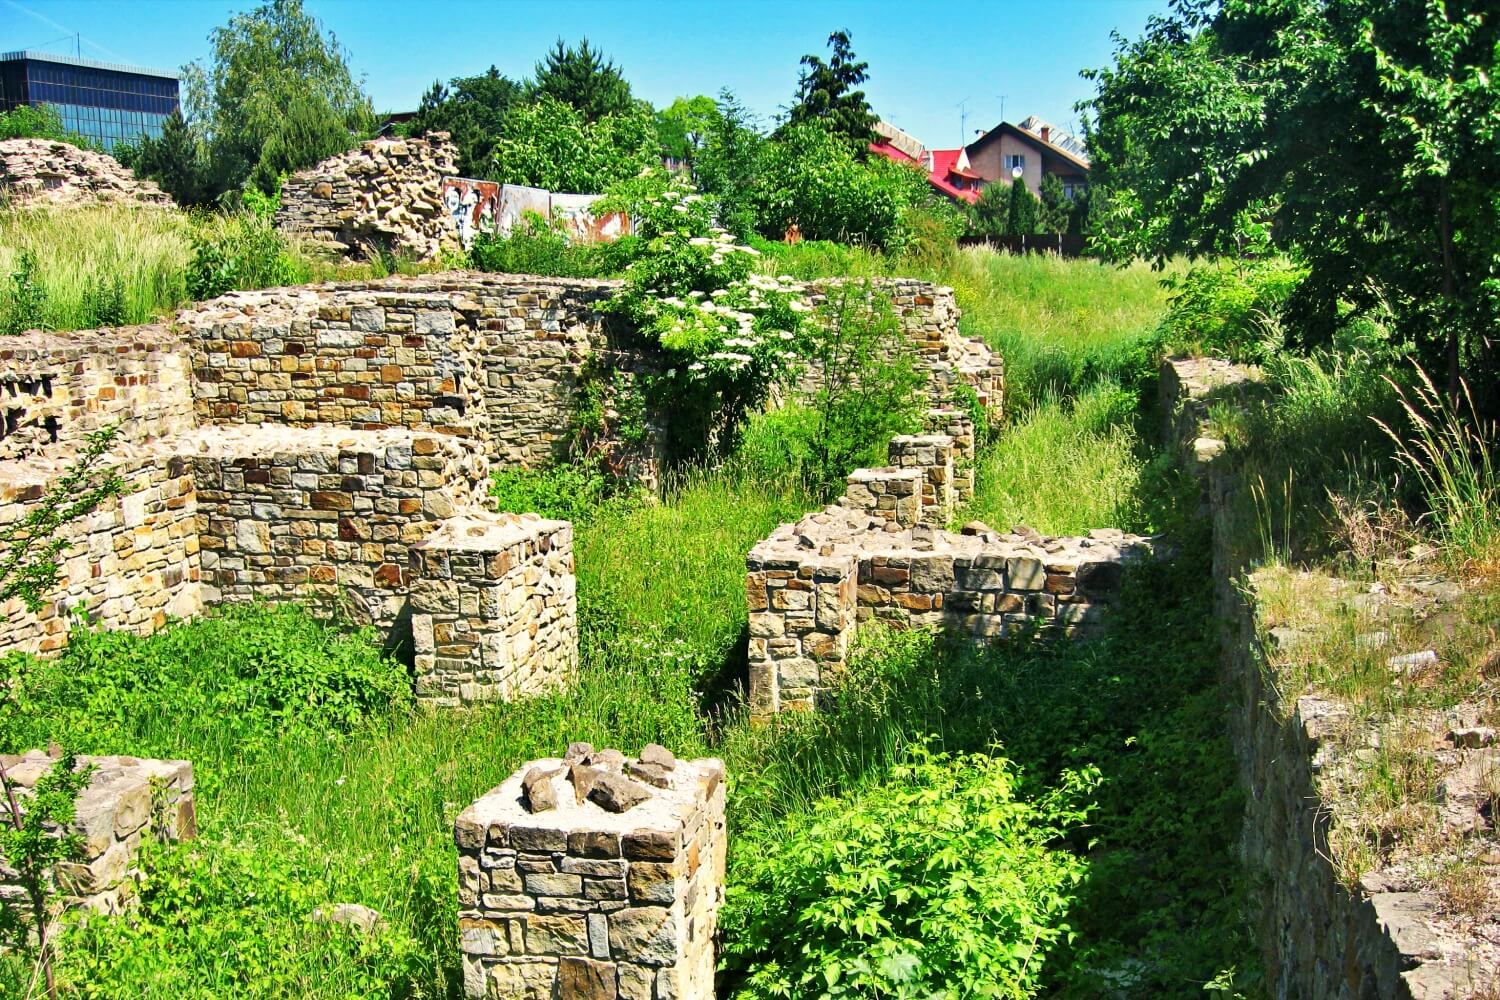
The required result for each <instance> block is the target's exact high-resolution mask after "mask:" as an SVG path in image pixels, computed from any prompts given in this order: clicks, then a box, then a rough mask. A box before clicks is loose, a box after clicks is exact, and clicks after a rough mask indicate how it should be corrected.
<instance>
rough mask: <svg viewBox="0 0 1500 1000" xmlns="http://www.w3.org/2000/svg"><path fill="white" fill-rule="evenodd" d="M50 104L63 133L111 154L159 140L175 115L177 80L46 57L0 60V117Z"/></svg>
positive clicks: (17, 55)
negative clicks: (132, 143)
mask: <svg viewBox="0 0 1500 1000" xmlns="http://www.w3.org/2000/svg"><path fill="white" fill-rule="evenodd" d="M18 104H50V105H51V106H52V107H54V108H56V109H57V112H58V114H59V115H61V116H62V121H63V127H65V128H67V129H68V130H70V131H73V132H77V133H78V134H79V135H83V136H87V137H88V138H90V139H95V140H97V141H98V142H100V143H102V144H103V145H104V147H105V148H106V149H113V148H114V146H115V144H116V143H117V142H120V141H122V140H130V139H136V138H139V137H140V136H142V135H149V136H152V137H156V136H159V135H161V127H162V123H163V122H164V121H166V119H167V116H169V115H170V114H171V113H172V112H173V111H175V110H176V109H177V78H176V77H174V76H171V75H170V74H166V73H161V72H158V71H155V70H143V69H135V68H133V67H129V66H116V65H112V64H110V63H98V62H94V61H92V60H88V59H75V58H72V57H70V56H57V55H52V54H50V53H38V52H11V53H7V54H5V55H3V56H0V111H5V110H9V109H11V108H13V107H15V106H16V105H18Z"/></svg>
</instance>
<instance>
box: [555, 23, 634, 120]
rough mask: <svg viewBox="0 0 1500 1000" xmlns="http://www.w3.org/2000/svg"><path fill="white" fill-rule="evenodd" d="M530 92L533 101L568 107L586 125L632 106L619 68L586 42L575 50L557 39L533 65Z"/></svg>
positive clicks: (627, 86) (627, 109) (628, 90)
mask: <svg viewBox="0 0 1500 1000" xmlns="http://www.w3.org/2000/svg"><path fill="white" fill-rule="evenodd" d="M533 91H534V93H535V95H536V96H537V97H551V98H553V99H554V100H558V101H561V102H563V103H564V104H568V105H571V106H572V107H573V108H574V109H575V110H576V111H578V112H579V113H580V114H581V115H583V117H584V120H585V121H588V122H596V121H598V120H599V119H601V118H603V117H605V116H606V115H619V114H624V113H625V112H627V111H629V110H630V108H631V106H632V103H633V100H632V98H631V96H630V84H628V83H626V82H625V76H624V74H623V73H621V72H620V68H619V67H618V66H616V65H615V64H614V62H613V60H610V59H607V58H605V56H604V54H603V53H601V52H599V51H598V50H597V49H593V48H590V47H589V40H588V39H587V38H585V39H583V40H582V41H581V42H579V43H578V45H577V46H576V47H574V46H571V45H566V44H564V43H563V40H562V39H561V38H559V39H558V40H557V45H556V47H554V48H553V49H552V51H551V52H548V53H547V55H546V57H545V58H543V59H542V61H541V62H539V63H537V64H536V81H535V83H534V84H533Z"/></svg>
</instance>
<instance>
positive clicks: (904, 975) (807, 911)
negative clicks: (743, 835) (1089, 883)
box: [724, 746, 1096, 1000]
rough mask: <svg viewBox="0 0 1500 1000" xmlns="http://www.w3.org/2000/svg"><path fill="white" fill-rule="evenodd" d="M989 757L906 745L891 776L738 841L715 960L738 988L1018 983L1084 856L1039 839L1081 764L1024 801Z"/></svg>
mask: <svg viewBox="0 0 1500 1000" xmlns="http://www.w3.org/2000/svg"><path fill="white" fill-rule="evenodd" d="M1017 781H1018V775H1017V773H1016V771H1015V769H1014V767H1013V766H1012V765H1011V764H1010V763H1009V762H1007V761H1006V760H1005V759H1004V758H1001V757H992V756H988V755H985V754H970V755H963V756H949V755H947V754H943V753H933V752H931V751H930V750H928V749H926V748H923V747H920V746H917V747H913V748H911V749H910V750H908V752H907V754H906V757H905V759H904V760H903V761H902V762H901V763H900V764H898V765H897V766H896V767H895V768H894V769H893V770H892V772H891V777H890V780H889V781H887V782H885V783H883V784H880V785H877V786H875V787H873V788H870V789H867V790H865V791H862V792H859V793H856V794H853V795H848V796H844V797H840V798H832V799H827V800H825V801H823V802H822V803H820V804H819V805H818V806H817V807H816V808H815V809H814V810H813V812H812V815H811V816H808V817H806V819H805V821H804V822H800V823H797V824H795V825H793V824H788V825H787V826H786V827H784V828H782V831H781V833H782V836H781V837H780V838H778V839H777V841H776V842H775V843H774V844H772V843H767V844H763V845H761V848H762V849H761V850H759V851H758V852H748V853H747V854H745V855H742V856H743V857H746V858H747V862H746V866H747V870H745V871H743V872H742V873H741V875H742V880H741V882H740V884H739V885H737V886H736V887H735V888H734V889H732V890H731V891H730V894H729V898H728V900H727V904H726V908H725V912H724V923H725V927H726V949H725V950H726V963H727V964H728V966H729V967H730V968H731V969H740V970H743V971H744V973H745V987H744V989H743V994H744V995H747V996H751V997H788V996H796V997H818V998H820V1000H821V998H832V997H864V996H872V995H874V996H891V997H911V998H917V997H942V998H951V1000H957V998H960V997H972V996H987V997H1029V996H1033V995H1035V994H1036V992H1037V990H1038V989H1039V987H1040V985H1041V979H1040V975H1041V968H1042V962H1043V959H1044V958H1045V956H1046V954H1047V953H1048V952H1049V951H1050V950H1051V949H1052V947H1053V946H1054V945H1055V944H1056V943H1057V942H1059V941H1060V940H1062V939H1063V938H1064V937H1065V935H1066V934H1067V933H1068V928H1067V925H1066V923H1065V918H1066V915H1067V912H1068V909H1069V907H1070V906H1071V905H1072V903H1073V900H1074V893H1075V886H1076V885H1077V883H1078V881H1079V879H1080V877H1081V876H1082V874H1083V871H1084V866H1083V863H1082V862H1081V861H1080V860H1079V859H1078V858H1076V857H1074V856H1073V855H1072V854H1070V853H1068V852H1067V851H1063V850H1059V849H1057V848H1055V847H1052V846H1050V844H1051V842H1052V841H1054V840H1056V839H1057V838H1059V837H1061V836H1063V835H1064V834H1065V833H1067V832H1068V831H1069V830H1071V829H1073V828H1074V827H1076V826H1078V825H1079V824H1080V823H1082V822H1083V820H1084V818H1085V816H1086V815H1087V813H1088V808H1089V807H1088V806H1086V805H1085V804H1083V800H1084V797H1085V796H1086V795H1087V794H1088V792H1089V791H1090V790H1091V788H1092V787H1093V785H1094V784H1095V781H1096V777H1095V775H1094V773H1093V772H1091V771H1088V770H1084V771H1079V772H1069V773H1067V774H1065V776H1064V778H1063V780H1062V781H1061V783H1060V784H1059V786H1058V787H1057V788H1056V789H1055V790H1053V791H1051V792H1049V793H1047V794H1045V795H1043V796H1041V797H1039V798H1037V799H1034V800H1032V801H1026V800H1022V799H1019V798H1018V797H1017V794H1016V791H1017V789H1016V784H1017Z"/></svg>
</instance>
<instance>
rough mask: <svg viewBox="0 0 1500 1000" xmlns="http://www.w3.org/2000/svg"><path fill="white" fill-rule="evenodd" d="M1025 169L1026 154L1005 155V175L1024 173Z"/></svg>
mask: <svg viewBox="0 0 1500 1000" xmlns="http://www.w3.org/2000/svg"><path fill="white" fill-rule="evenodd" d="M1025 169H1026V154H1025V153H1007V154H1005V172H1006V173H1007V174H1009V173H1014V172H1015V171H1016V170H1021V171H1025Z"/></svg>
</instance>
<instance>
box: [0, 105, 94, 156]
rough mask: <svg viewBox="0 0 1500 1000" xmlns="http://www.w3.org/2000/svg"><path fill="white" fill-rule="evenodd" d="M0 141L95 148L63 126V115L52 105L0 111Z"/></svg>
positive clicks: (19, 107) (21, 106)
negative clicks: (50, 141) (38, 141)
mask: <svg viewBox="0 0 1500 1000" xmlns="http://www.w3.org/2000/svg"><path fill="white" fill-rule="evenodd" d="M0 139H53V140H55V141H57V142H67V143H72V144H73V145H75V146H82V147H83V148H85V149H92V148H93V144H92V143H90V142H89V141H88V140H87V139H85V138H84V137H83V136H81V135H78V134H77V133H75V132H69V131H68V130H67V128H65V127H64V126H63V121H62V115H60V114H58V112H57V109H56V108H54V107H53V106H52V105H50V104H21V105H18V106H16V107H14V108H12V109H10V110H9V111H0Z"/></svg>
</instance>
